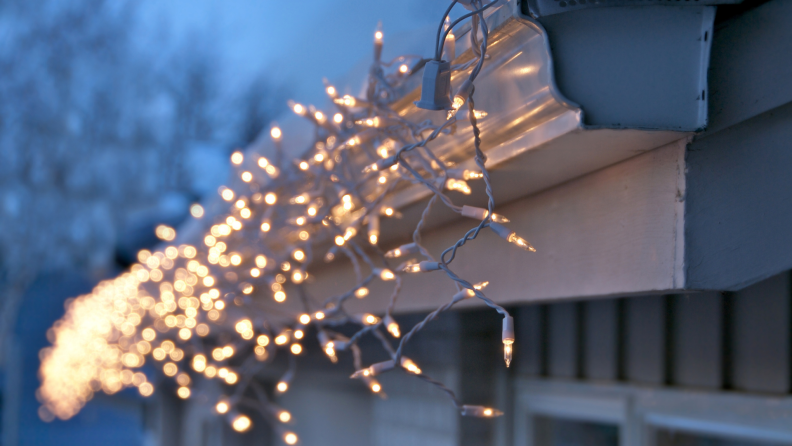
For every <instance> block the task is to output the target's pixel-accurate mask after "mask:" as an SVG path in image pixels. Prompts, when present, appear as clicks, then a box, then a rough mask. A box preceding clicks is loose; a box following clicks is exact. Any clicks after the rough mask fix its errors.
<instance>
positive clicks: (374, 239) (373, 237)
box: [369, 234, 378, 245]
mask: <svg viewBox="0 0 792 446" xmlns="http://www.w3.org/2000/svg"><path fill="white" fill-rule="evenodd" d="M377 239H378V236H377V234H369V243H371V244H372V245H376V244H377Z"/></svg>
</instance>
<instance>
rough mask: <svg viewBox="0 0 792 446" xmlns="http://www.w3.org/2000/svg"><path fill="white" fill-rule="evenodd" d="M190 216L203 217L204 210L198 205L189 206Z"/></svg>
mask: <svg viewBox="0 0 792 446" xmlns="http://www.w3.org/2000/svg"><path fill="white" fill-rule="evenodd" d="M190 214H191V215H192V216H193V217H195V218H201V217H203V215H204V208H203V206H201V205H200V204H198V203H195V204H193V205H192V206H190Z"/></svg>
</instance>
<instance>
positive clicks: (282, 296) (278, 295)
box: [272, 291, 286, 303]
mask: <svg viewBox="0 0 792 446" xmlns="http://www.w3.org/2000/svg"><path fill="white" fill-rule="evenodd" d="M272 298H273V299H275V302H278V303H280V302H284V301H285V300H286V293H284V292H283V291H276V292H275V294H273V296H272Z"/></svg>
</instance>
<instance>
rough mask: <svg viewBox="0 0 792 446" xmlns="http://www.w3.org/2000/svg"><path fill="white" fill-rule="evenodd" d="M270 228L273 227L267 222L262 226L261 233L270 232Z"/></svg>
mask: <svg viewBox="0 0 792 446" xmlns="http://www.w3.org/2000/svg"><path fill="white" fill-rule="evenodd" d="M270 228H272V226H271V225H270V224H269V222H267V221H265V222H264V223H262V224H261V232H269V230H270ZM262 268H263V267H262Z"/></svg>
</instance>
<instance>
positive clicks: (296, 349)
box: [291, 344, 302, 355]
mask: <svg viewBox="0 0 792 446" xmlns="http://www.w3.org/2000/svg"><path fill="white" fill-rule="evenodd" d="M291 352H292V353H294V354H295V355H299V354H300V353H302V345H300V344H292V345H291Z"/></svg>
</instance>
